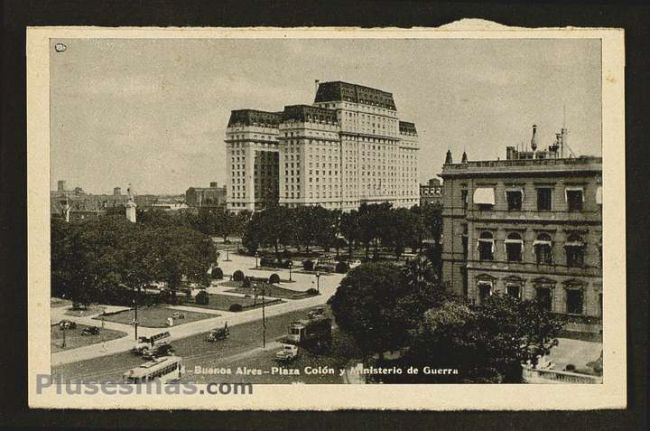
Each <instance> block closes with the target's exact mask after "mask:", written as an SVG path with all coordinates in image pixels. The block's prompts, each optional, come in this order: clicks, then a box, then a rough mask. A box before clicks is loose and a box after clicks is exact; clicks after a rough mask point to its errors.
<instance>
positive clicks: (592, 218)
mask: <svg viewBox="0 0 650 431" xmlns="http://www.w3.org/2000/svg"><path fill="white" fill-rule="evenodd" d="M558 138H559V139H558V141H559V142H558V141H556V143H555V144H553V145H552V146H551V147H549V149H548V150H544V151H537V141H536V130H535V131H534V134H533V140H532V142H531V150H532V151H517V150H514V148H513V147H509V148H507V157H506V160H489V161H468V160H467V157H466V156H465V157H463V160H461V162H460V163H453V161H452V157H451V153H450V152H448V154H447V160H446V162H445V164H444V166H443V169H442V174H441V175H440V176H441V177H442V178H443V180H444V184H443V189H444V193H443V202H444V204H443V221H444V225H443V253H442V259H443V281H444V282H445V283H446V284H447V285H448V286H449V288H450V289H451V290H452V291H453V292H455V293H456V294H459V295H463V296H465V297H466V298H468V299H469V300H470V301H472V302H475V303H480V302H481V301H482V300H484V299H485V298H487V297H488V296H490V295H492V294H494V293H497V292H498V293H501V294H507V295H512V296H516V297H518V298H522V299H537V300H539V301H540V302H541V303H543V304H544V306H545V307H546V308H547V309H548V310H549V311H551V312H553V313H559V314H563V315H566V316H568V317H569V324H568V326H567V329H569V330H578V331H591V332H595V331H598V330H599V329H600V328H602V321H601V319H602V300H603V285H602V187H601V181H602V158H599V157H585V156H582V157H577V158H565V157H563V156H564V151H565V149H564V148H563V147H564V146H565V145H566V129H562V132H561V133H560V134H558Z"/></svg>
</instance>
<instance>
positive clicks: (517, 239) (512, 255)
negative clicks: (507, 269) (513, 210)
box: [505, 232, 524, 262]
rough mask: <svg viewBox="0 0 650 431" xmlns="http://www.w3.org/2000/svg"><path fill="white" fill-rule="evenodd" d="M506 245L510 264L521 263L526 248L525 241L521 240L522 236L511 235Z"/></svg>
mask: <svg viewBox="0 0 650 431" xmlns="http://www.w3.org/2000/svg"><path fill="white" fill-rule="evenodd" d="M505 243H506V254H507V257H508V262H521V256H522V254H523V248H524V241H523V240H522V239H521V235H520V234H518V233H516V232H513V233H511V234H509V235H508V237H507V238H506V241H505Z"/></svg>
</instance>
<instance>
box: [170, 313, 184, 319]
mask: <svg viewBox="0 0 650 431" xmlns="http://www.w3.org/2000/svg"><path fill="white" fill-rule="evenodd" d="M172 317H173V318H174V320H176V319H185V313H180V312H178V311H175V312H174V313H172Z"/></svg>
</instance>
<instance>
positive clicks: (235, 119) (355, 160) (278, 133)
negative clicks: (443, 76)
mask: <svg viewBox="0 0 650 431" xmlns="http://www.w3.org/2000/svg"><path fill="white" fill-rule="evenodd" d="M225 142H226V145H227V151H226V153H227V173H228V183H227V188H228V209H230V210H232V211H242V210H249V211H256V210H260V209H262V208H264V207H265V206H267V205H268V204H272V203H279V204H280V205H285V206H288V207H297V206H302V205H320V206H323V207H325V208H328V209H341V210H344V211H348V210H351V209H355V208H358V207H359V205H361V204H362V203H364V202H365V203H380V202H390V203H392V204H393V206H395V207H411V206H413V205H417V204H418V202H419V185H418V175H417V171H418V168H417V152H418V150H419V144H418V134H417V130H416V127H415V124H413V123H410V122H405V121H400V119H399V117H398V112H397V108H396V106H395V101H394V99H393V95H392V94H391V93H388V92H385V91H382V90H378V89H374V88H369V87H365V86H361V85H356V84H349V83H345V82H340V81H337V82H323V83H319V84H318V88H317V91H316V97H315V100H314V103H313V104H312V105H291V106H285V107H284V109H283V110H282V111H278V112H265V111H259V110H252V109H244V110H235V111H232V113H231V116H230V120H229V122H228V127H227V130H226V139H225Z"/></svg>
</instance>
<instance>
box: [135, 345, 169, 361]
mask: <svg viewBox="0 0 650 431" xmlns="http://www.w3.org/2000/svg"><path fill="white" fill-rule="evenodd" d="M173 354H174V348H173V347H172V345H171V344H169V343H168V342H167V341H162V342H160V343H159V344H156V345H155V346H154V347H152V348H146V349H144V350H143V352H142V358H143V359H154V358H160V357H162V356H171V355H173Z"/></svg>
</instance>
